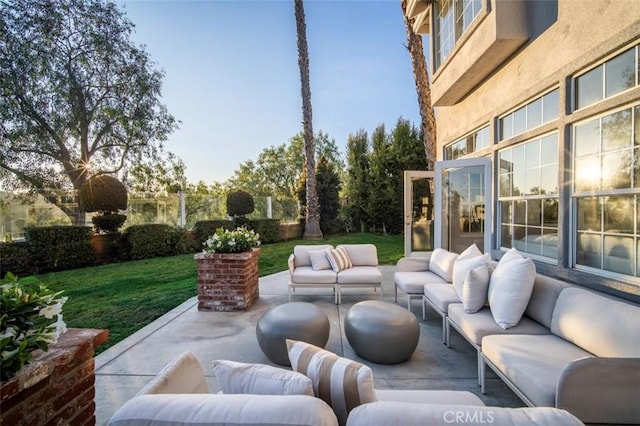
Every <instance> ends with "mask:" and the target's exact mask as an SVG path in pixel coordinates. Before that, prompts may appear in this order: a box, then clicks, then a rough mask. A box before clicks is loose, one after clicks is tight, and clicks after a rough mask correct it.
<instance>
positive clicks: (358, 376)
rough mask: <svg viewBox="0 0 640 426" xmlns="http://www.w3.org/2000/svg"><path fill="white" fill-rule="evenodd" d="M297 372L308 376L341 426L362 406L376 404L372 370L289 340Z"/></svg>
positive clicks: (318, 395) (291, 355) (327, 352)
mask: <svg viewBox="0 0 640 426" xmlns="http://www.w3.org/2000/svg"><path fill="white" fill-rule="evenodd" d="M287 349H288V350H289V360H290V361H291V368H292V369H293V370H294V371H297V372H300V373H302V374H305V375H307V376H308V377H309V378H310V379H311V382H312V383H313V390H314V392H315V394H316V396H317V397H318V398H320V399H322V400H323V401H325V402H326V403H327V404H329V405H330V406H331V408H332V409H333V411H334V413H335V414H336V417H338V421H339V423H340V424H341V425H344V424H345V423H346V422H347V416H348V415H349V412H350V411H351V410H352V409H353V408H355V407H357V406H358V405H360V404H366V403H368V402H373V401H375V400H376V393H375V389H374V387H373V372H372V371H371V368H369V367H368V366H366V365H364V364H360V363H359V362H355V361H352V360H350V359H347V358H342V357H339V356H338V355H336V354H334V353H333V352H329V351H326V350H324V349H322V348H319V347H317V346H314V345H310V344H308V343H305V342H299V341H296V340H290V339H287Z"/></svg>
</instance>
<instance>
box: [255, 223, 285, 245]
mask: <svg viewBox="0 0 640 426" xmlns="http://www.w3.org/2000/svg"><path fill="white" fill-rule="evenodd" d="M250 225H251V228H252V229H253V230H254V231H255V232H257V233H258V234H260V242H262V244H271V243H277V242H278V241H280V219H253V220H251V221H250Z"/></svg>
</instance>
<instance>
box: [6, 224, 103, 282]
mask: <svg viewBox="0 0 640 426" xmlns="http://www.w3.org/2000/svg"><path fill="white" fill-rule="evenodd" d="M92 234H93V229H92V228H91V227H90V226H46V227H39V228H25V230H24V236H25V239H26V241H27V246H28V247H29V253H30V256H31V259H32V260H33V262H34V264H35V265H36V267H37V269H38V272H47V271H63V270H65V269H74V268H82V267H85V266H89V265H93V264H95V253H94V252H93V249H92V248H91V244H90V242H89V241H90V238H91V235H92ZM12 272H13V271H12Z"/></svg>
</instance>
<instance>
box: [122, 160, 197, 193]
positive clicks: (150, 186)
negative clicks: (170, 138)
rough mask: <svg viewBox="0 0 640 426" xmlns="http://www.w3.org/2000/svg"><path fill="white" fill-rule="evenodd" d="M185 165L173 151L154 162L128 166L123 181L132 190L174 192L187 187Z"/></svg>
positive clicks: (181, 190)
mask: <svg viewBox="0 0 640 426" xmlns="http://www.w3.org/2000/svg"><path fill="white" fill-rule="evenodd" d="M186 168H187V167H186V166H185V164H184V162H183V161H182V159H180V158H178V157H176V155H175V154H173V153H168V155H167V156H165V157H159V158H158V161H157V162H156V164H148V163H140V164H135V165H133V166H131V167H130V168H128V169H127V170H126V172H125V173H124V178H123V182H124V183H125V184H126V185H127V186H128V187H129V188H130V189H131V190H132V191H134V192H154V193H159V192H167V193H169V194H176V193H178V192H183V191H186V190H187V188H188V183H187V177H186V176H185V170H186Z"/></svg>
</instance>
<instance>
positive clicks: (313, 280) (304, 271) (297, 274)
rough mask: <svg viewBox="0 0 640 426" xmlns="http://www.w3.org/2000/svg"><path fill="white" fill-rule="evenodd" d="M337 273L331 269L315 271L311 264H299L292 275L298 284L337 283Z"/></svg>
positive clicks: (294, 281)
mask: <svg viewBox="0 0 640 426" xmlns="http://www.w3.org/2000/svg"><path fill="white" fill-rule="evenodd" d="M336 279H337V277H336V273H335V272H333V270H331V269H325V270H322V271H314V270H313V268H312V267H311V266H298V267H297V268H296V269H295V270H294V271H293V275H292V277H291V282H293V283H296V284H335V283H336Z"/></svg>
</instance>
